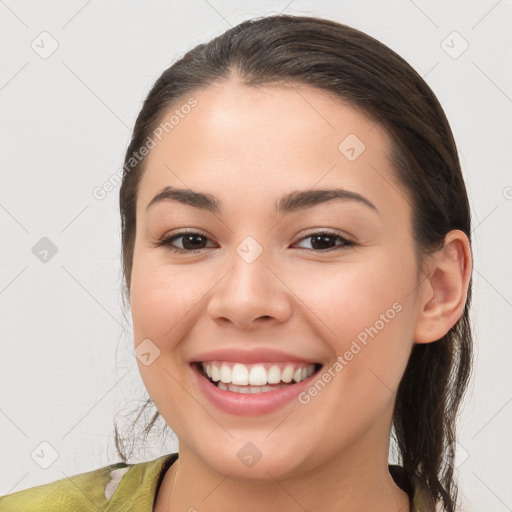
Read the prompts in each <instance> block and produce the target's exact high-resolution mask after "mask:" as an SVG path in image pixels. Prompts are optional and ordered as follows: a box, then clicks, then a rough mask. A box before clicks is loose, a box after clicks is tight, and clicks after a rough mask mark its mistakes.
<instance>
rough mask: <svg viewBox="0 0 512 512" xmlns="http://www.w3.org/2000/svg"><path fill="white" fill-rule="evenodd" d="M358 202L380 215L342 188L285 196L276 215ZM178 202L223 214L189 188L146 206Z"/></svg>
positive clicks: (169, 190)
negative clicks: (333, 201) (331, 202)
mask: <svg viewBox="0 0 512 512" xmlns="http://www.w3.org/2000/svg"><path fill="white" fill-rule="evenodd" d="M334 199H337V200H342V201H356V202H358V203H360V204H363V205H365V206H367V207H368V208H370V209H372V210H374V211H375V212H377V213H379V211H378V210H377V207H376V206H375V205H374V204H373V203H372V202H371V201H369V200H368V199H366V197H364V196H362V195H361V194H358V193H357V192H352V191H350V190H345V189H341V188H331V189H316V190H296V191H293V192H290V193H289V194H286V195H285V196H283V197H282V198H281V199H280V200H279V201H278V202H277V203H276V205H275V209H274V211H275V213H291V212H295V211H298V210H304V209H306V208H311V207H313V206H316V205H319V204H322V203H326V202H328V201H332V200H334ZM169 200H171V201H177V202H179V203H182V204H187V205H189V206H193V207H194V208H199V209H201V210H204V211H207V212H211V213H214V214H217V215H220V214H221V213H222V203H221V201H219V200H218V199H217V198H216V197H215V196H213V195H211V194H205V193H203V192H196V191H194V190H191V189H189V188H177V187H171V186H167V187H164V188H163V189H162V190H161V191H160V192H159V193H158V194H157V195H156V196H155V197H153V199H152V200H151V201H150V202H149V204H148V205H147V206H146V211H147V210H148V209H149V208H150V207H151V206H152V205H154V204H157V203H160V202H163V201H169Z"/></svg>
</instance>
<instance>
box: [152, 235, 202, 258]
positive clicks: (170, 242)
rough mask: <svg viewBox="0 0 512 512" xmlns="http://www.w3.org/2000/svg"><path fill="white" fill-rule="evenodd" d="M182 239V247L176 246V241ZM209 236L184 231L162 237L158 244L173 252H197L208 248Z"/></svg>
mask: <svg viewBox="0 0 512 512" xmlns="http://www.w3.org/2000/svg"><path fill="white" fill-rule="evenodd" d="M180 239H181V247H179V246H178V247H176V241H177V240H180ZM208 240H209V239H208V237H206V236H205V235H202V234H201V233H195V232H189V231H186V232H183V233H178V234H176V235H173V236H170V237H167V238H163V239H161V240H160V241H159V242H158V243H157V244H156V245H157V246H165V247H166V248H167V249H169V250H170V251H173V252H179V253H195V252H198V251H201V250H202V249H205V248H206V243H207V241H208Z"/></svg>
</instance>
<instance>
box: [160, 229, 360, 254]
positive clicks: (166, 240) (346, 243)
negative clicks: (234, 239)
mask: <svg viewBox="0 0 512 512" xmlns="http://www.w3.org/2000/svg"><path fill="white" fill-rule="evenodd" d="M185 235H199V236H201V237H203V238H206V239H208V237H207V236H206V235H203V234H202V233H199V232H197V231H180V232H179V233H176V234H174V235H172V236H170V237H163V238H160V239H159V240H158V242H156V243H154V244H153V245H154V246H155V247H162V246H165V247H166V249H168V250H169V251H171V252H174V253H178V254H197V253H198V252H201V251H203V250H205V249H206V247H204V248H202V249H193V250H187V249H180V248H178V247H173V246H172V245H171V243H172V242H173V241H174V240H176V239H178V238H180V237H182V236H185ZM321 235H327V236H330V237H333V238H335V239H337V240H340V241H341V242H342V244H341V245H338V246H335V247H330V248H329V249H302V250H303V251H304V252H306V253H316V254H318V253H324V252H331V251H334V250H336V249H347V248H349V247H354V246H356V245H357V244H356V243H355V242H352V241H351V240H347V239H346V238H344V237H342V236H340V235H339V234H337V233H334V232H331V231H317V232H315V233H311V234H309V235H307V236H305V237H303V238H301V239H300V240H299V242H302V241H303V240H306V239H308V238H312V237H313V236H321Z"/></svg>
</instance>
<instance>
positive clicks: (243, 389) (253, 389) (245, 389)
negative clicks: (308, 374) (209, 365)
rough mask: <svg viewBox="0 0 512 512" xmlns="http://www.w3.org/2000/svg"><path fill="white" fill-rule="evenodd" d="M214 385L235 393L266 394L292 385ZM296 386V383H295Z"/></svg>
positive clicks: (218, 383)
mask: <svg viewBox="0 0 512 512" xmlns="http://www.w3.org/2000/svg"><path fill="white" fill-rule="evenodd" d="M214 384H215V385H216V386H217V387H218V388H219V389H222V390H224V391H232V392H233V393H266V392H267V391H273V390H274V389H280V388H284V387H287V386H290V385H291V384H292V383H290V384H285V383H281V384H273V385H272V386H268V385H266V386H237V385H236V384H225V383H224V382H221V381H218V382H214ZM293 384H295V382H294V383H293Z"/></svg>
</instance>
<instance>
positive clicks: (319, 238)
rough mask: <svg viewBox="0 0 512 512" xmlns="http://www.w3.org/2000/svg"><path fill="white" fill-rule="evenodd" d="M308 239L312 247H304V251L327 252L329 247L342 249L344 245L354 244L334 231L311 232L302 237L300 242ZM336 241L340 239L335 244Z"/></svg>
mask: <svg viewBox="0 0 512 512" xmlns="http://www.w3.org/2000/svg"><path fill="white" fill-rule="evenodd" d="M308 239H310V240H311V246H312V247H313V249H305V250H306V252H327V251H329V250H331V249H343V248H345V247H351V246H353V245H355V243H354V242H351V241H350V240H347V239H346V238H343V237H342V236H340V235H338V234H336V233H330V232H319V233H313V234H311V235H308V236H306V237H304V238H302V239H301V242H302V241H304V240H308ZM336 241H340V242H341V243H339V244H336Z"/></svg>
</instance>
